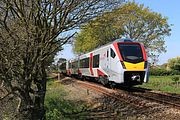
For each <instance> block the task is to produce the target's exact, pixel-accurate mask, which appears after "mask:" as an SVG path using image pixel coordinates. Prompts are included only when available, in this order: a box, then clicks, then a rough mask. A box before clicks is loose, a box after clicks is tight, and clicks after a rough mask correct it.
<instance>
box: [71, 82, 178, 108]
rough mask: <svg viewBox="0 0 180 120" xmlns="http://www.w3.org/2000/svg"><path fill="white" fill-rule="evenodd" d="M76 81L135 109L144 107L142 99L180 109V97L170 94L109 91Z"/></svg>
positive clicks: (144, 90) (120, 90)
mask: <svg viewBox="0 0 180 120" xmlns="http://www.w3.org/2000/svg"><path fill="white" fill-rule="evenodd" d="M75 81H77V82H78V83H79V84H80V85H81V86H82V87H83V88H85V89H87V90H90V89H91V90H94V91H96V92H99V93H101V94H103V95H105V96H108V97H111V98H113V99H115V100H118V101H123V102H125V103H127V104H131V105H133V106H135V107H140V108H141V107H144V104H142V103H141V101H140V100H139V99H138V98H141V99H145V100H150V101H153V102H157V103H160V104H164V105H168V106H171V107H174V108H177V109H180V95H171V94H169V93H162V92H157V91H151V90H146V89H142V88H137V87H133V88H128V89H121V88H117V89H109V88H106V87H104V86H102V85H100V84H97V83H94V82H93V83H92V82H88V81H85V82H84V81H80V80H77V79H76V80H75Z"/></svg>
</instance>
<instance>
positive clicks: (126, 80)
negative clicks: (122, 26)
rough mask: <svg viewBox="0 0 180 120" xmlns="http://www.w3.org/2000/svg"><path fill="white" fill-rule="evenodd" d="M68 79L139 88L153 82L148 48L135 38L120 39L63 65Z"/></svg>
mask: <svg viewBox="0 0 180 120" xmlns="http://www.w3.org/2000/svg"><path fill="white" fill-rule="evenodd" d="M60 70H61V72H62V73H63V74H66V75H68V76H77V77H78V78H81V79H84V78H93V79H95V80H96V81H98V82H100V83H102V84H103V85H114V84H123V85H129V86H132V85H138V84H143V83H147V82H148V80H149V75H148V73H149V70H148V61H147V55H146V51H145V47H144V46H143V45H142V44H141V43H140V42H137V41H135V40H132V39H117V40H115V41H113V42H111V43H108V44H106V45H103V46H101V47H98V48H96V49H94V50H93V51H90V52H88V53H85V54H81V55H79V56H78V57H76V58H75V59H71V60H67V61H65V62H64V63H62V64H61V65H60Z"/></svg>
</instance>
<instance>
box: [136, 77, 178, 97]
mask: <svg viewBox="0 0 180 120" xmlns="http://www.w3.org/2000/svg"><path fill="white" fill-rule="evenodd" d="M174 77H175V76H150V78H149V82H148V83H144V84H143V85H139V86H138V87H142V88H148V89H152V90H159V91H163V92H169V93H177V94H180V82H179V83H178V84H177V82H175V81H173V78H174ZM176 77H179V78H180V75H179V76H177V75H176Z"/></svg>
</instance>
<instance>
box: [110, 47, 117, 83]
mask: <svg viewBox="0 0 180 120" xmlns="http://www.w3.org/2000/svg"><path fill="white" fill-rule="evenodd" d="M115 57H116V54H115V52H114V50H113V49H112V48H110V54H109V75H110V78H109V79H110V80H111V81H114V79H115V77H116V71H117V66H116V65H117V64H116V62H117V61H116V59H115Z"/></svg>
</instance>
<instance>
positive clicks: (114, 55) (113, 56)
mask: <svg viewBox="0 0 180 120" xmlns="http://www.w3.org/2000/svg"><path fill="white" fill-rule="evenodd" d="M111 57H112V58H115V57H116V54H115V52H114V51H113V49H112V48H111Z"/></svg>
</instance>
